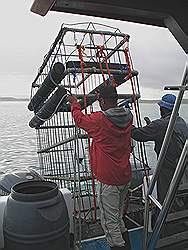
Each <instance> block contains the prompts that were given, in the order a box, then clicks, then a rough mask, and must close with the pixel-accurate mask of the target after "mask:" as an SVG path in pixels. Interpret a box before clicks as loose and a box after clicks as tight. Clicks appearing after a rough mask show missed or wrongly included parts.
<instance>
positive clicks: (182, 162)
mask: <svg viewBox="0 0 188 250" xmlns="http://www.w3.org/2000/svg"><path fill="white" fill-rule="evenodd" d="M166 89H170V90H179V93H178V96H177V99H176V102H175V105H174V109H173V112H172V115H171V118H170V121H169V124H168V128H167V132H166V135H165V138H164V141H163V145H162V148H161V151H160V155H159V159H158V163H157V167H156V169H155V172H154V174H153V177H152V180H151V183H150V186H149V188H148V192H147V196H146V202H145V213H144V235H143V236H144V238H143V249H144V250H153V249H155V246H156V243H157V240H158V239H159V236H160V232H161V229H162V226H163V224H164V222H165V220H166V217H167V214H168V211H169V209H170V206H171V204H172V202H173V200H174V197H175V194H176V191H177V189H178V186H179V184H180V181H181V178H182V176H183V174H184V172H185V168H186V163H187V159H188V158H187V157H188V139H187V140H186V142H185V145H184V148H183V150H182V153H181V156H180V159H179V162H178V164H177V167H176V171H175V173H174V176H173V178H172V181H171V184H170V186H169V189H168V192H167V194H166V197H165V199H164V202H163V205H161V204H160V202H159V201H158V200H157V199H156V198H155V197H153V196H152V192H153V189H154V186H155V184H156V182H157V179H158V176H159V173H160V170H161V167H162V164H163V161H164V159H165V156H166V152H167V149H168V145H169V142H170V139H171V136H172V132H173V129H174V126H175V122H176V118H177V116H178V112H179V108H180V105H181V102H182V99H183V95H184V92H185V91H186V90H188V63H186V66H185V70H184V75H183V79H182V84H181V86H178V87H172V88H171V87H168V88H166ZM151 201H152V202H153V203H154V204H155V205H156V206H157V207H158V208H159V209H160V213H159V215H158V218H157V220H156V223H155V226H154V228H153V231H152V232H151V233H150V234H149V206H150V202H151Z"/></svg>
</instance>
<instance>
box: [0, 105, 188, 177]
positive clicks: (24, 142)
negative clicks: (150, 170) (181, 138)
mask: <svg viewBox="0 0 188 250" xmlns="http://www.w3.org/2000/svg"><path fill="white" fill-rule="evenodd" d="M27 105H28V103H27V102H23V101H22V102H21V101H20V102H0V173H4V172H7V171H8V172H9V171H12V170H15V169H21V168H28V167H32V168H35V169H38V168H39V166H38V157H37V147H36V133H35V129H32V128H30V127H29V126H28V123H29V121H30V119H31V118H32V117H33V113H32V112H29V111H28V109H27ZM187 109H188V104H182V106H181V109H180V115H181V116H182V117H183V118H184V119H185V120H186V122H188V112H187ZM140 111H141V117H142V120H143V117H144V116H148V117H150V118H151V120H154V119H157V118H159V117H160V115H159V108H158V105H157V104H153V103H152V104H148V103H141V104H140ZM143 124H144V121H143ZM153 146H154V144H153V142H147V143H146V151H147V155H148V162H149V165H150V166H151V167H154V166H155V165H156V155H155V153H154V151H153Z"/></svg>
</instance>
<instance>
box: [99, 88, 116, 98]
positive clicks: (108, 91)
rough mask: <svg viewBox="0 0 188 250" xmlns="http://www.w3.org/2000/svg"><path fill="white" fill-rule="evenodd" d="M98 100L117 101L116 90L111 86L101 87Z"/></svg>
mask: <svg viewBox="0 0 188 250" xmlns="http://www.w3.org/2000/svg"><path fill="white" fill-rule="evenodd" d="M98 91H99V98H103V99H111V100H116V101H117V99H118V94H117V90H116V88H115V87H113V86H112V85H103V86H101V87H100V88H99V90H98Z"/></svg>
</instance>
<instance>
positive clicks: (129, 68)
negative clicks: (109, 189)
mask: <svg viewBox="0 0 188 250" xmlns="http://www.w3.org/2000/svg"><path fill="white" fill-rule="evenodd" d="M124 54H125V60H126V63H127V65H128V79H129V80H130V82H131V88H132V93H133V104H134V109H135V115H136V121H137V125H138V127H140V126H141V118H140V117H141V116H140V111H139V106H138V105H137V103H136V84H135V81H134V79H133V78H132V73H131V71H132V67H133V64H132V61H131V59H130V58H129V57H130V54H129V43H128V42H127V46H126V47H125V49H124ZM142 145H143V144H141V143H140V151H141V158H142V162H144V158H145V160H146V161H147V157H146V152H145V147H144V149H143V147H142ZM146 165H148V164H147V163H146V164H143V168H144V175H145V176H146V182H147V185H148V186H149V179H148V170H146Z"/></svg>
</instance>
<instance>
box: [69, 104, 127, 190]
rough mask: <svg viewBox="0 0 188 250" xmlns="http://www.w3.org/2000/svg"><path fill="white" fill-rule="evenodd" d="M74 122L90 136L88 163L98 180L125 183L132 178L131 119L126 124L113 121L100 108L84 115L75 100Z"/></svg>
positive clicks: (73, 106) (73, 107)
mask: <svg viewBox="0 0 188 250" xmlns="http://www.w3.org/2000/svg"><path fill="white" fill-rule="evenodd" d="M71 108H72V115H73V118H74V121H75V123H76V125H77V126H78V127H79V128H82V129H84V130H85V131H86V132H87V133H88V134H89V136H91V137H92V144H91V147H90V164H91V167H92V170H93V173H94V175H95V177H96V178H97V180H99V181H100V182H102V183H104V184H108V185H117V186H118V185H125V184H127V183H128V182H129V181H130V180H131V166H130V162H129V158H130V151H131V147H130V140H131V136H130V135H131V128H132V114H131V119H129V120H128V122H127V126H126V127H125V128H120V127H117V126H116V125H114V124H113V123H112V122H111V121H110V120H109V119H108V118H107V116H106V115H105V114H104V113H103V112H94V113H92V114H89V115H84V114H83V113H82V111H81V106H80V104H79V103H78V102H74V103H72V106H71Z"/></svg>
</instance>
